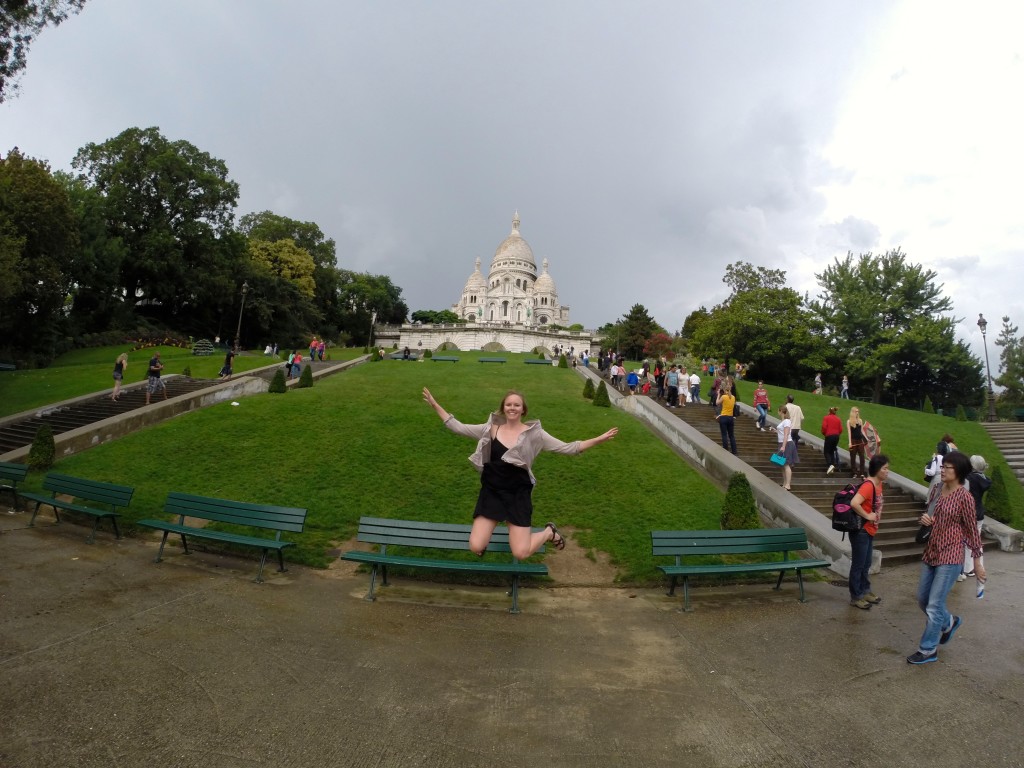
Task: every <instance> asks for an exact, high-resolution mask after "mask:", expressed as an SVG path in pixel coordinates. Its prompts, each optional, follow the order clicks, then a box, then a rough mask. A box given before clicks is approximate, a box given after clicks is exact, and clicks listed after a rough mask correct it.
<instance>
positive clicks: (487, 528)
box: [469, 515, 498, 556]
mask: <svg viewBox="0 0 1024 768" xmlns="http://www.w3.org/2000/svg"><path fill="white" fill-rule="evenodd" d="M497 527H498V521H497V520H491V519H490V518H488V517H484V516H483V515H479V516H477V517H474V518H473V529H472V530H471V531H470V532H469V548H470V549H471V550H472V551H473V553H474V554H476V555H480V556H482V555H483V553H484V552H485V551H486V550H487V545H488V544H490V542H491V536H492V535H493V534H494V529H495V528H497Z"/></svg>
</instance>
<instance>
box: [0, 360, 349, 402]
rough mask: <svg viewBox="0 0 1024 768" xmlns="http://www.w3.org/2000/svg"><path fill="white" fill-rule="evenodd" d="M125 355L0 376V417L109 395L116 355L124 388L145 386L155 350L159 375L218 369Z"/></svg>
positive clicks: (242, 366) (203, 374)
mask: <svg viewBox="0 0 1024 768" xmlns="http://www.w3.org/2000/svg"><path fill="white" fill-rule="evenodd" d="M129 349H130V348H129V347H128V346H126V345H121V346H116V347H94V348H91V349H76V350H74V351H72V352H68V353H67V354H66V355H62V356H61V357H59V358H58V359H57V360H55V361H54V363H53V365H51V366H50V367H49V368H39V369H32V370H20V371H10V372H2V373H0V416H9V415H11V414H14V413H21V412H22V411H27V410H30V409H32V408H39V407H40V406H43V405H48V404H50V403H55V402H60V401H62V400H68V399H70V398H73V397H79V396H81V395H88V394H90V393H93V392H100V391H102V390H104V389H106V390H108V391H109V390H110V389H111V388H112V387H113V386H114V380H113V377H112V376H111V373H112V372H113V370H114V361H115V360H116V359H117V356H118V355H120V354H121V353H122V352H127V353H128V370H127V371H126V372H125V377H124V384H125V385H128V384H134V383H136V382H139V381H144V380H145V378H146V370H147V367H148V364H149V359H150V358H151V357H152V356H153V352H154V351H155V350H159V351H160V359H161V360H162V361H163V364H164V373H165V374H171V373H182V372H183V371H184V370H185V368H186V367H187V368H190V369H191V371H192V376H194V377H195V378H198V379H206V378H208V379H213V378H216V377H217V373H218V372H219V371H220V369H221V366H222V365H224V353H223V352H215V353H214V354H212V355H205V356H201V357H200V356H196V355H193V354H192V352H191V351H190V350H187V349H180V348H178V347H163V346H161V347H152V348H147V349H140V350H138V351H136V352H131V351H129ZM361 354H363V351H362V349H361V348H359V349H355V348H353V349H332V350H331V358H332V359H333V360H351V359H352V358H355V357H358V356H360V355H361ZM271 362H273V360H272V359H271V358H269V357H265V356H264V355H263V352H262V350H254V351H249V352H243V353H242V354H240V355H238V356H237V357H235V362H234V369H235V373H236V374H238V373H242V372H243V371H251V370H252V369H254V368H261V367H263V366H264V365H268V364H269V363H271Z"/></svg>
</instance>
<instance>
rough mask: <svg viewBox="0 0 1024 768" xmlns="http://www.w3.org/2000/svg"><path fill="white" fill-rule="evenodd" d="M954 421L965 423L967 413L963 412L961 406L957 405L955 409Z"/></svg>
mask: <svg viewBox="0 0 1024 768" xmlns="http://www.w3.org/2000/svg"><path fill="white" fill-rule="evenodd" d="M956 420H957V421H967V411H965V410H964V407H963V406H962V405H958V406H957V407H956Z"/></svg>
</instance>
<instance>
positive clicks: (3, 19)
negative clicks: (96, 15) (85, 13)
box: [0, 0, 85, 104]
mask: <svg viewBox="0 0 1024 768" xmlns="http://www.w3.org/2000/svg"><path fill="white" fill-rule="evenodd" d="M84 6H85V0H34V1H33V0H2V2H0V104H2V103H3V102H4V101H6V100H7V99H8V98H9V97H10V96H12V95H14V94H15V93H17V91H18V88H19V83H18V80H19V78H20V76H21V73H22V72H23V71H24V69H25V65H26V64H27V63H28V49H29V47H30V46H31V45H32V41H33V40H35V38H36V37H37V36H38V35H39V33H40V32H42V31H43V29H44V28H46V27H47V26H54V27H56V26H57V25H58V24H60V23H61V22H62V21H65V20H67V18H68V16H71V15H73V14H76V13H78V12H79V11H81V10H82V8H83V7H84Z"/></svg>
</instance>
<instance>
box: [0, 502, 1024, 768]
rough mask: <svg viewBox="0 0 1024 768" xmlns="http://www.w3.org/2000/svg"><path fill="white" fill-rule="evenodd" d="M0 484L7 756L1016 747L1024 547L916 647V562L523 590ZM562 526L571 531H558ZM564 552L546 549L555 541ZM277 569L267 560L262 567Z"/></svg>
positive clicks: (442, 757)
mask: <svg viewBox="0 0 1024 768" xmlns="http://www.w3.org/2000/svg"><path fill="white" fill-rule="evenodd" d="M5 501H6V500H5ZM5 508H6V507H0V563H2V567H0V619H2V621H0V712H2V716H0V723H2V725H0V766H3V767H4V768H15V767H17V768H31V767H34V766H47V767H48V768H49V767H52V766H75V768H86V767H87V766H151V765H160V766H182V767H186V766H212V765H216V766H219V767H222V768H231V766H260V765H268V766H269V765H274V766H285V767H288V766H296V767H298V766H431V767H435V766H453V767H454V766H525V765H537V764H545V765H552V766H580V767H584V766H585V767H586V768H597V767H598V766H631V767H632V766H689V765H692V766H716V767H717V766H722V767H726V766H729V767H733V766H736V767H738V766H780V767H783V766H785V767H787V768H788V767H789V766H885V767H886V768H896V767H898V766H929V767H930V768H935V767H936V766H961V765H963V766H975V767H977V768H980V767H981V766H996V765H998V766H1019V765H1024V754H1022V747H1021V739H1020V722H1021V717H1022V703H1024V645H1022V643H1021V640H1022V634H1024V633H1022V629H1024V623H1022V620H1021V607H1022V603H1024V558H1022V557H1021V556H1020V555H1018V554H1010V553H1003V552H993V553H991V554H989V555H986V564H987V566H988V569H989V572H990V575H991V578H990V582H989V588H988V593H987V595H986V597H985V599H984V600H976V599H975V598H974V590H973V581H968V582H966V583H964V584H961V585H958V586H957V587H955V588H954V593H953V595H952V597H951V606H952V609H953V610H954V612H956V613H960V614H962V615H963V617H964V625H963V627H962V628H961V629H960V631H959V632H958V633H957V635H956V637H955V638H954V640H953V641H952V642H951V643H950V644H949V645H948V646H944V647H942V649H941V652H940V661H939V662H938V663H936V664H929V665H926V666H923V667H912V666H910V665H908V664H906V663H905V662H904V656H906V655H907V654H909V653H911V652H912V651H913V650H915V648H916V645H917V640H918V638H919V636H920V633H921V631H922V629H923V626H924V619H923V614H921V612H920V611H919V610H918V608H917V606H916V604H915V603H914V599H913V594H914V588H915V585H916V582H917V574H918V567H917V566H916V565H910V566H900V567H897V568H891V569H885V570H884V571H883V572H882V573H880V574H878V575H876V576H874V577H873V585H874V588H875V591H876V592H877V593H878V594H880V595H882V596H883V598H884V602H883V603H882V605H881V606H879V607H876V608H874V609H872V610H871V611H869V612H862V611H858V610H855V609H853V608H850V607H849V606H848V605H847V593H846V589H845V587H843V586H836V585H833V584H831V583H829V582H826V581H817V582H812V583H810V584H808V587H807V592H808V597H809V600H810V601H809V602H808V603H806V604H800V603H799V602H797V600H796V597H797V589H796V585H795V584H794V583H793V582H792V581H789V582H787V583H785V584H784V585H783V589H782V591H781V593H777V592H774V591H773V590H772V589H771V588H770V585H766V584H763V583H762V584H754V585H748V586H730V587H715V588H698V589H696V590H695V591H694V598H693V599H694V605H695V608H696V610H695V612H694V613H690V614H683V613H680V612H678V611H677V610H676V609H677V608H678V606H679V599H678V598H668V597H666V596H665V595H664V590H663V589H649V590H629V589H622V588H615V587H611V586H608V587H597V588H595V587H590V588H583V587H560V586H559V585H558V584H557V583H554V584H552V585H550V586H547V587H542V588H528V589H524V590H523V594H522V597H521V602H522V608H523V613H522V614H521V615H519V616H511V615H509V614H508V613H507V612H506V611H507V607H508V598H507V597H506V596H505V594H504V593H503V591H502V590H501V589H500V588H494V587H480V588H475V587H456V586H452V585H445V584H438V583H430V582H415V581H409V580H399V581H398V583H397V584H396V585H395V586H392V587H389V588H387V589H385V590H383V591H382V593H381V594H382V597H381V598H380V599H379V600H378V601H377V602H376V603H373V604H370V603H367V602H364V601H363V600H362V599H361V598H362V597H363V595H364V594H365V592H366V587H367V582H368V578H367V576H366V575H364V574H358V573H355V572H354V571H353V570H352V568H351V567H350V566H348V565H347V564H338V565H337V566H336V567H332V568H331V569H329V570H326V571H316V570H311V569H306V568H301V567H296V566H293V567H292V568H291V570H290V571H289V572H288V573H287V574H284V575H277V574H275V573H273V572H271V578H270V579H269V581H268V583H266V584H264V585H257V584H254V583H253V582H252V579H253V578H254V576H255V572H256V562H255V561H253V560H250V559H241V558H234V557H226V556H219V555H213V554H208V553H198V554H196V555H193V556H191V557H186V556H184V555H183V554H182V553H181V550H180V549H178V548H175V549H172V550H171V551H170V554H169V555H168V556H166V559H165V562H164V563H162V564H160V565H157V564H154V563H153V562H152V558H153V556H154V554H155V544H154V543H153V542H152V541H151V540H149V539H125V540H122V541H115V540H114V539H113V538H112V537H111V536H110V535H109V534H101V535H100V536H99V537H98V540H97V543H96V544H94V545H92V546H90V545H87V544H85V530H84V529H83V528H81V527H78V526H75V525H70V524H63V525H61V526H59V527H55V526H53V525H52V522H50V521H46V520H43V521H42V522H37V527H36V528H35V529H28V528H27V527H25V526H26V525H27V521H28V515H26V514H24V513H20V514H4V513H3V512H2V509H5ZM572 546H574V545H573V544H572V543H571V542H570V547H572ZM565 554H566V553H552V555H551V558H552V559H553V558H558V557H559V556H564V555H565ZM268 570H269V568H268Z"/></svg>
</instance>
